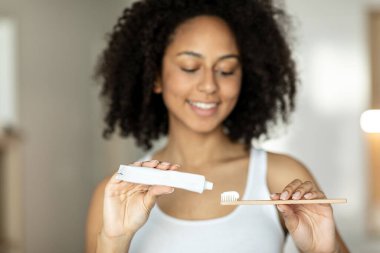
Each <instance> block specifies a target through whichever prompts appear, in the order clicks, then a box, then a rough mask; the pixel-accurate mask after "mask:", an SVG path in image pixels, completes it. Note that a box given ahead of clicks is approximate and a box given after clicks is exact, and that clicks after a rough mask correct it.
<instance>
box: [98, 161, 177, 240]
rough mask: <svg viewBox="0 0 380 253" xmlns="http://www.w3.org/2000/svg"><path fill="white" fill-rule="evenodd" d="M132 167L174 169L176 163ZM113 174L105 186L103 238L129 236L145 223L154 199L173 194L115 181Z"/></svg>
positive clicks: (165, 188)
mask: <svg viewBox="0 0 380 253" xmlns="http://www.w3.org/2000/svg"><path fill="white" fill-rule="evenodd" d="M133 165H134V166H144V167H151V168H156V169H161V170H175V169H177V168H178V167H179V165H177V164H170V163H167V162H159V161H157V160H152V161H146V162H135V163H133ZM116 175H117V174H114V175H113V176H112V178H111V179H110V180H109V182H108V183H107V185H106V188H105V193H104V205H103V230H102V233H104V234H105V235H106V236H107V237H110V238H116V237H122V236H133V235H134V234H135V233H136V232H137V230H139V229H140V228H141V227H142V226H143V225H144V224H145V222H146V221H147V219H148V217H149V213H150V211H151V209H152V208H153V206H154V204H155V203H156V199H157V197H158V196H160V195H163V194H169V193H172V192H173V191H174V188H173V187H169V186H149V185H141V184H133V183H128V182H125V181H121V180H117V179H116Z"/></svg>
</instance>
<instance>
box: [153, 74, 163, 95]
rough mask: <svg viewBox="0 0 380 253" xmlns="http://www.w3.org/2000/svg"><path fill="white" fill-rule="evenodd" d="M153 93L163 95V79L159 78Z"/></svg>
mask: <svg viewBox="0 0 380 253" xmlns="http://www.w3.org/2000/svg"><path fill="white" fill-rule="evenodd" d="M153 92H154V93H156V94H160V93H162V82H161V78H159V77H158V78H157V79H156V81H155V82H154V86H153Z"/></svg>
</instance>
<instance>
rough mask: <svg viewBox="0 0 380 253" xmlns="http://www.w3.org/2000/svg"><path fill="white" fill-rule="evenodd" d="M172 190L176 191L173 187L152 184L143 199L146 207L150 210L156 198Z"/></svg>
mask: <svg viewBox="0 0 380 253" xmlns="http://www.w3.org/2000/svg"><path fill="white" fill-rule="evenodd" d="M172 192H174V188H173V187H169V186H161V185H155V186H150V187H149V190H148V192H147V194H145V196H144V199H143V200H144V206H145V208H147V209H148V210H150V209H151V208H152V207H153V206H154V204H155V203H156V199H157V197H158V196H160V195H163V194H170V193H172Z"/></svg>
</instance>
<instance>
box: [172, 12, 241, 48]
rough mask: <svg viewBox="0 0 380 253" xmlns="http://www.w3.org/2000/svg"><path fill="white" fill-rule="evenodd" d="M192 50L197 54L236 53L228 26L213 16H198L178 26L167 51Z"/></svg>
mask: <svg viewBox="0 0 380 253" xmlns="http://www.w3.org/2000/svg"><path fill="white" fill-rule="evenodd" d="M181 50H194V51H197V52H199V53H204V54H206V53H208V52H211V51H221V52H223V53H238V49H237V45H236V40H235V36H234V34H233V32H232V31H231V29H230V27H229V26H228V24H227V23H226V22H225V21H224V20H223V19H221V18H219V17H215V16H198V17H195V18H191V19H189V20H187V21H185V22H184V23H182V24H180V25H179V26H178V27H177V28H176V30H175V32H174V34H173V37H172V40H171V43H170V44H169V46H168V48H167V51H168V52H169V51H177V52H178V51H181Z"/></svg>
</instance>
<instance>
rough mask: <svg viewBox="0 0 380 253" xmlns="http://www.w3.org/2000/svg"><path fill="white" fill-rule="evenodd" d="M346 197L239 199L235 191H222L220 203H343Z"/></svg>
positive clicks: (233, 204)
mask: <svg viewBox="0 0 380 253" xmlns="http://www.w3.org/2000/svg"><path fill="white" fill-rule="evenodd" d="M345 203H347V199H289V200H239V193H238V192H236V191H228V192H223V193H222V194H221V196H220V204H221V205H225V206H236V205H286V204H288V205H292V204H302V205H304V204H345Z"/></svg>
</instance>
